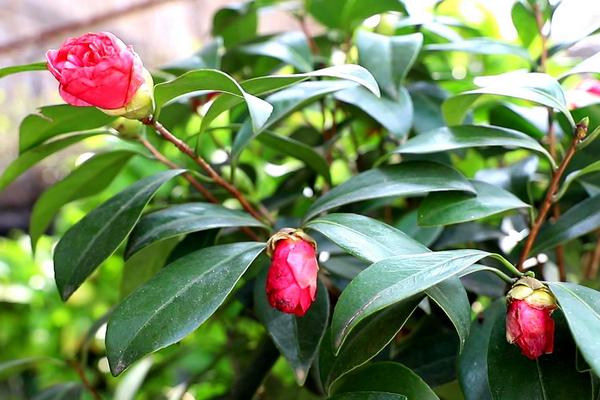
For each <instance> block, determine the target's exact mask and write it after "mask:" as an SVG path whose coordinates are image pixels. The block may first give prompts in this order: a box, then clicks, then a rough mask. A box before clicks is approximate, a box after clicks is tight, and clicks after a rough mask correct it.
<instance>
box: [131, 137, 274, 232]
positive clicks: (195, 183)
mask: <svg viewBox="0 0 600 400" xmlns="http://www.w3.org/2000/svg"><path fill="white" fill-rule="evenodd" d="M138 140H139V141H140V142H141V143H142V144H143V145H144V147H145V148H147V149H148V150H149V151H150V153H152V155H153V156H154V157H155V158H156V159H157V160H158V161H160V162H161V163H163V164H165V165H166V166H167V167H169V168H171V169H181V167H180V166H179V165H177V164H175V163H174V162H173V161H171V160H169V159H168V158H167V157H165V156H164V155H163V154H162V153H161V152H160V151H158V150H157V149H156V147H154V146H153V145H152V143H150V142H149V141H148V140H146V139H145V138H143V137H140V138H138ZM182 176H183V177H184V178H185V180H187V181H188V182H189V183H190V185H192V186H193V187H194V188H195V189H196V190H197V191H198V192H200V194H202V195H203V196H204V197H205V198H206V199H207V200H208V201H210V202H211V203H214V204H220V201H219V199H217V198H216V197H215V196H214V195H213V194H212V193H211V192H210V191H209V190H208V189H207V188H206V187H205V186H204V185H203V184H202V183H200V182H198V180H197V179H196V178H194V176H193V175H192V174H191V173H189V172H186V173H184V174H183V175H182ZM241 229H242V231H243V232H244V233H245V234H246V235H248V237H249V238H251V239H252V240H255V241H257V242H260V241H262V240H261V239H260V238H259V237H258V236H257V235H256V233H254V232H253V231H252V230H251V229H250V228H248V227H246V226H244V227H242V228H241Z"/></svg>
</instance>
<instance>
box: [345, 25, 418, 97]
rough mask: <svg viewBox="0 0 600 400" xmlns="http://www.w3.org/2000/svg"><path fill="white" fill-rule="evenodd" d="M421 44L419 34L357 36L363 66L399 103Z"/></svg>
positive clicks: (360, 34)
mask: <svg viewBox="0 0 600 400" xmlns="http://www.w3.org/2000/svg"><path fill="white" fill-rule="evenodd" d="M422 44H423V35H422V34H420V33H415V34H411V35H404V36H384V35H379V34H376V33H372V32H368V31H363V30H360V31H358V33H357V34H356V47H357V48H358V58H359V61H360V64H361V65H362V66H364V67H365V68H366V69H368V70H369V71H371V73H372V74H373V76H374V77H375V80H376V81H377V82H378V83H379V85H380V86H381V88H382V90H383V91H384V92H385V93H387V94H388V96H390V97H391V98H392V99H397V100H400V95H401V93H400V85H401V84H402V81H403V80H404V78H405V77H406V74H408V71H409V70H410V68H411V67H412V65H413V64H414V62H415V60H416V59H417V56H418V55H419V51H420V50H421V45H422ZM404 95H405V93H404Z"/></svg>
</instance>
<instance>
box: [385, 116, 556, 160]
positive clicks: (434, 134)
mask: <svg viewBox="0 0 600 400" xmlns="http://www.w3.org/2000/svg"><path fill="white" fill-rule="evenodd" d="M489 146H502V147H508V148H519V147H520V148H523V149H529V150H533V151H536V152H538V153H540V154H542V155H544V156H545V157H546V158H547V159H548V161H549V162H550V163H551V164H552V165H553V166H556V164H555V162H554V159H553V158H552V156H551V155H550V153H548V151H547V150H546V149H544V147H542V145H541V144H539V143H538V142H537V141H536V140H534V139H532V138H531V137H530V136H528V135H526V134H524V133H522V132H519V131H515V130H513V129H506V128H500V127H496V126H483V125H459V126H452V127H441V128H437V129H434V130H432V131H429V132H425V133H423V134H421V135H418V136H415V137H413V138H411V139H410V140H408V141H407V142H406V143H404V144H403V145H402V146H400V147H399V148H398V149H396V150H394V153H400V154H429V153H438V152H443V151H449V150H456V149H464V148H469V147H489Z"/></svg>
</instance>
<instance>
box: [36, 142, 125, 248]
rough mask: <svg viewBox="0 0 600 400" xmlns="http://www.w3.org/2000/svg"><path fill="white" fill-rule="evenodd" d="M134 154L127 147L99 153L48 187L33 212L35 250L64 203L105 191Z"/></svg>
mask: <svg viewBox="0 0 600 400" xmlns="http://www.w3.org/2000/svg"><path fill="white" fill-rule="evenodd" d="M134 154H135V153H133V152H131V151H127V150H121V151H114V152H110V153H102V154H98V155H96V156H94V157H93V158H91V159H89V160H87V161H86V162H85V163H83V164H82V165H81V166H79V167H78V168H77V169H76V170H74V171H73V172H71V173H70V174H69V175H68V176H67V177H66V178H64V179H63V180H62V181H60V182H58V183H56V184H54V185H53V186H51V187H50V188H49V189H48V190H46V191H45V192H44V193H43V194H42V195H41V196H40V197H39V199H38V200H37V201H36V203H35V206H34V207H33V210H32V211H31V219H30V222H29V236H30V237H31V248H32V250H33V251H35V247H36V244H37V241H38V239H39V238H40V237H41V236H42V234H43V233H44V232H45V231H46V229H47V228H48V225H50V223H51V222H52V219H53V218H54V216H55V215H56V213H57V212H58V211H59V210H60V208H61V207H62V206H64V205H65V204H67V203H69V202H71V201H75V200H79V199H82V198H85V197H88V196H92V195H94V194H96V193H99V192H101V191H102V190H104V189H105V188H106V187H107V186H108V185H109V184H110V183H111V182H112V180H113V179H114V178H115V177H116V176H117V174H118V173H119V172H120V171H121V169H122V168H123V167H124V166H125V164H126V163H127V162H128V161H129V159H130V158H131V157H132V156H133V155H134Z"/></svg>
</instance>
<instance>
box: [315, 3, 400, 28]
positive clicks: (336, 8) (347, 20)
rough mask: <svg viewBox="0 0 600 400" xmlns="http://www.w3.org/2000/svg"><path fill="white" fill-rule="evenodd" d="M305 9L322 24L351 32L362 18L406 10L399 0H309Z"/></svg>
mask: <svg viewBox="0 0 600 400" xmlns="http://www.w3.org/2000/svg"><path fill="white" fill-rule="evenodd" d="M307 10H308V12H310V14H311V15H312V16H313V17H315V18H316V19H317V20H318V21H319V22H321V23H322V24H324V25H326V26H328V27H330V28H335V29H340V30H344V31H347V32H351V31H352V30H353V29H354V28H355V27H356V26H357V25H358V24H360V23H361V22H362V21H363V20H364V19H366V18H368V17H370V16H372V15H375V14H381V13H383V12H386V11H403V12H406V9H405V8H404V5H403V4H402V2H401V1H399V0H378V1H377V2H376V3H373V2H372V1H371V0H354V1H346V0H309V1H307Z"/></svg>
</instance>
